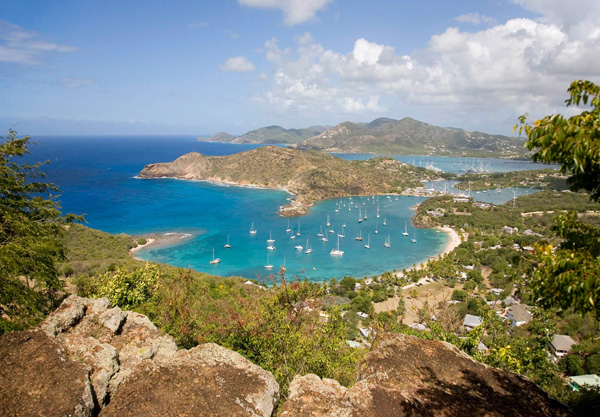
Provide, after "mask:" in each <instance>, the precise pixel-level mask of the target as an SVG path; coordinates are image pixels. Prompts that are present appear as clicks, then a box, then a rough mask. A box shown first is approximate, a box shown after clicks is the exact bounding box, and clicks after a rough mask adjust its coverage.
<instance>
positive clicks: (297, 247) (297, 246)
mask: <svg viewBox="0 0 600 417" xmlns="http://www.w3.org/2000/svg"><path fill="white" fill-rule="evenodd" d="M294 248H295V249H298V250H302V249H304V248H303V247H302V245H296V246H294Z"/></svg>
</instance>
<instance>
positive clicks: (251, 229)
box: [250, 223, 256, 235]
mask: <svg viewBox="0 0 600 417" xmlns="http://www.w3.org/2000/svg"><path fill="white" fill-rule="evenodd" d="M250 234H251V235H255V234H256V229H255V228H254V223H252V225H250Z"/></svg>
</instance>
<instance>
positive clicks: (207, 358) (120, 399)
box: [100, 343, 279, 417]
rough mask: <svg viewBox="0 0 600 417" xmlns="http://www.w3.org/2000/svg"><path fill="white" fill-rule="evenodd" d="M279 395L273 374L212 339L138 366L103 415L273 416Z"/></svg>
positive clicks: (116, 416) (133, 416)
mask: <svg viewBox="0 0 600 417" xmlns="http://www.w3.org/2000/svg"><path fill="white" fill-rule="evenodd" d="M278 397H279V385H278V384H277V382H275V379H274V378H273V375H272V374H271V373H269V372H267V371H265V370H263V369H262V368H260V367H259V366H256V365H253V364H251V363H250V362H249V361H248V360H247V359H245V358H244V357H242V356H241V355H240V354H238V353H235V352H232V351H231V350H229V349H225V348H223V347H221V346H218V345H215V344H212V343H208V344H205V345H201V346H198V347H196V348H193V349H191V350H189V351H179V352H178V353H177V355H175V356H174V357H172V358H171V359H170V360H169V361H168V362H166V361H147V362H145V363H143V364H142V365H141V366H138V367H137V368H136V369H135V371H134V372H133V373H132V375H131V376H130V377H129V378H128V379H127V380H126V381H125V382H124V383H123V384H122V385H121V387H120V388H119V390H118V391H117V393H116V395H115V396H114V397H113V398H112V400H111V402H110V404H109V405H108V406H107V407H106V408H104V409H103V410H102V413H101V414H100V415H101V416H102V417H104V416H106V417H109V416H110V417H112V416H114V417H128V416H131V417H136V416H147V415H159V416H178V415H206V416H270V415H271V413H272V412H273V410H274V408H275V405H276V404H277V401H278Z"/></svg>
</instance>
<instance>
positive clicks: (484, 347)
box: [477, 342, 488, 352]
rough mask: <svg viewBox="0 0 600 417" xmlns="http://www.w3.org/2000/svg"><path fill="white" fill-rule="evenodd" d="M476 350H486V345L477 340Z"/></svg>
mask: <svg viewBox="0 0 600 417" xmlns="http://www.w3.org/2000/svg"><path fill="white" fill-rule="evenodd" d="M477 350H478V351H480V352H487V351H488V347H487V346H486V345H484V344H483V342H479V344H478V345H477Z"/></svg>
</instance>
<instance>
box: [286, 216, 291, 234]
mask: <svg viewBox="0 0 600 417" xmlns="http://www.w3.org/2000/svg"><path fill="white" fill-rule="evenodd" d="M285 231H286V232H291V231H292V229H290V219H288V227H287V229H285Z"/></svg>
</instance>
